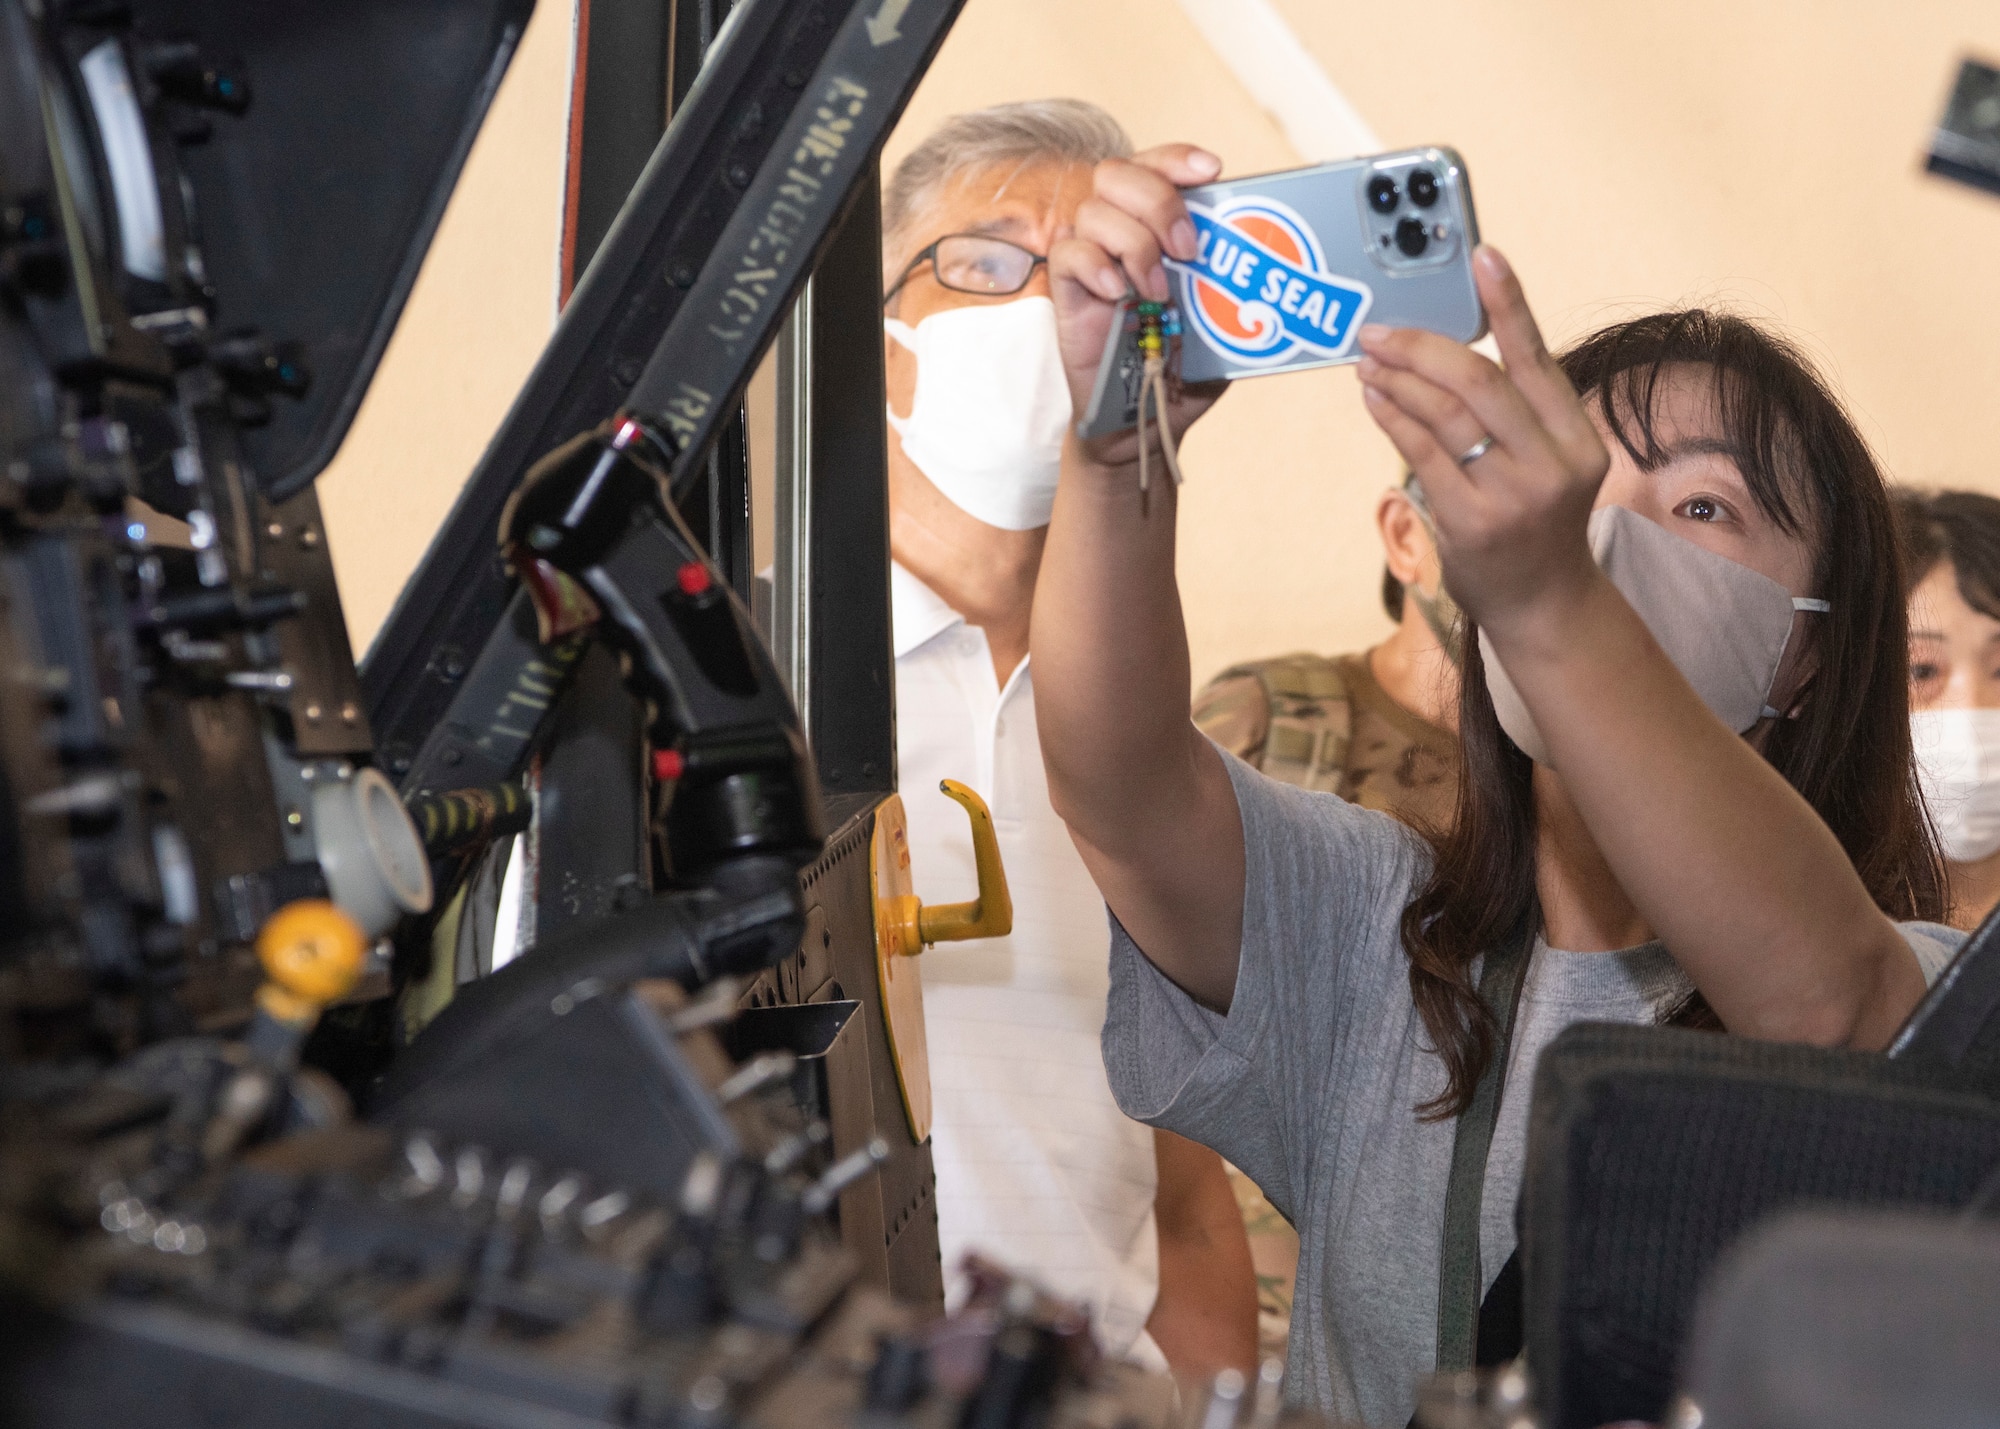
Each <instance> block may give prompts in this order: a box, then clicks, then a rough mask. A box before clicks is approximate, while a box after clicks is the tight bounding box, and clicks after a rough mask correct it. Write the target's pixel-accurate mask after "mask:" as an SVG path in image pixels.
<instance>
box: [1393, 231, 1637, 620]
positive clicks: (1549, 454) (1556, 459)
mask: <svg viewBox="0 0 2000 1429" xmlns="http://www.w3.org/2000/svg"><path fill="white" fill-rule="evenodd" d="M1472 268H1473V277H1474V281H1475V282H1476V283H1477V284H1478V286H1479V296H1480V299H1481V301H1482V302H1484V303H1485V305H1486V314H1487V320H1488V322H1489V323H1490V325H1491V327H1492V330H1493V336H1494V339H1495V341H1497V342H1498V344H1499V346H1500V356H1501V363H1499V364H1496V363H1494V362H1492V361H1491V360H1489V359H1488V358H1485V357H1483V356H1481V355H1480V354H1479V353H1476V352H1474V351H1473V350H1472V349H1471V348H1469V347H1467V346H1465V345H1464V344H1463V343H1458V342H1453V341H1452V340H1451V339H1450V338H1447V337H1441V336H1439V335H1438V334H1436V333H1431V332H1424V331H1421V330H1419V329H1415V328H1385V327H1380V326H1373V325H1371V326H1368V327H1364V328H1362V329H1361V348H1362V351H1363V353H1364V354H1365V355H1364V356H1363V357H1362V359H1361V363H1360V367H1359V375H1360V378H1361V384H1362V386H1361V392H1362V396H1363V397H1364V398H1365V399H1366V401H1367V404H1368V411H1369V414H1370V415H1371V416H1373V417H1374V418H1375V421H1376V422H1377V424H1378V425H1380V426H1381V428H1382V430H1383V431H1384V432H1385V433H1387V434H1388V437H1389V440H1390V441H1392V442H1394V443H1395V444H1396V450H1397V451H1399V452H1401V453H1402V455H1403V460H1404V461H1406V462H1408V463H1409V465H1410V469H1411V470H1412V471H1414V472H1415V473H1416V474H1417V476H1418V478H1419V479H1420V480H1421V481H1422V482H1423V484H1424V498H1425V500H1426V501H1427V502H1428V503H1429V505H1430V508H1431V512H1432V514H1433V515H1434V516H1435V517H1436V520H1437V530H1438V547H1439V553H1440V555H1441V556H1442V558H1443V561H1444V568H1445V572H1446V579H1447V580H1448V581H1449V583H1450V585H1451V593H1452V595H1453V596H1454V597H1455V598H1456V599H1457V600H1458V602H1459V603H1460V604H1461V605H1463V606H1464V607H1465V608H1466V609H1467V610H1468V611H1470V612H1471V614H1472V617H1473V619H1474V620H1476V621H1478V622H1479V624H1480V625H1481V626H1483V627H1485V628H1487V629H1489V630H1491V631H1493V632H1494V634H1495V635H1496V637H1503V636H1504V635H1505V634H1507V633H1509V632H1510V630H1511V628H1512V627H1515V626H1516V625H1518V624H1519V622H1520V621H1521V620H1523V619H1532V618H1533V615H1534V613H1535V612H1537V611H1540V610H1548V609H1550V608H1551V607H1550V601H1551V600H1555V601H1561V600H1562V599H1564V598H1565V596H1567V595H1570V594H1573V593H1574V592H1576V591H1577V590H1578V589H1580V588H1582V586H1583V585H1585V584H1587V583H1588V582H1590V581H1592V580H1595V579H1598V578H1599V577H1598V572H1597V567H1596V564H1595V563H1594V562H1593V561H1592V560H1591V556H1590V549H1589V545H1588V542H1587V540H1586V537H1585V527H1586V525H1587V524H1588V522H1589V520H1590V510H1591V505H1592V503H1593V502H1594V501H1595V500H1596V497H1597V488H1598V486H1599V484H1600V483H1601V482H1602V481H1603V480H1604V472H1605V468H1606V466H1607V464H1608V458H1607V456H1606V453H1605V450H1604V443H1603V440H1602V439H1601V438H1600V437H1599V436H1598V433H1597V428H1596V427H1595V426H1593V425H1592V423H1591V420H1590V416H1589V414H1588V413H1587V412H1585V410H1584V407H1583V403H1582V402H1581V401H1580V400H1578V398H1577V395H1576V390H1575V389H1574V388H1573V387H1571V386H1570V384H1569V379H1568V378H1567V377H1565V376H1564V375H1563V371H1562V369H1561V368H1560V367H1558V366H1557V365H1556V361H1555V359H1554V357H1552V356H1551V355H1550V354H1549V350H1548V346H1547V344H1545V343H1544V342H1543V341H1542V334H1541V330H1540V329H1539V328H1538V327H1537V326H1536V325H1535V317H1534V314H1533V313H1531V312H1530V311H1529V310H1528V300H1527V298H1526V296H1525V295H1524V294H1523V293H1522V291H1521V284H1520V281H1519V280H1518V279H1517V278H1516V277H1515V276H1514V272H1513V269H1511V268H1510V267H1509V266H1508V265H1507V261H1506V259H1504V258H1502V257H1501V256H1500V253H1499V251H1498V250H1497V249H1494V248H1491V247H1486V246H1481V247H1480V249H1479V250H1478V251H1477V252H1476V253H1475V254H1474V255H1473V260H1472ZM1486 438H1491V439H1492V445H1491V446H1489V447H1488V448H1487V449H1486V451H1485V453H1484V454H1483V455H1481V456H1479V457H1477V458H1475V459H1474V460H1472V461H1469V462H1466V463H1464V464H1463V465H1461V464H1460V461H1459V458H1460V457H1461V456H1463V455H1464V454H1465V453H1467V452H1469V451H1472V450H1473V449H1474V448H1475V447H1476V446H1477V445H1478V444H1479V443H1480V442H1481V441H1482V440H1484V439H1486Z"/></svg>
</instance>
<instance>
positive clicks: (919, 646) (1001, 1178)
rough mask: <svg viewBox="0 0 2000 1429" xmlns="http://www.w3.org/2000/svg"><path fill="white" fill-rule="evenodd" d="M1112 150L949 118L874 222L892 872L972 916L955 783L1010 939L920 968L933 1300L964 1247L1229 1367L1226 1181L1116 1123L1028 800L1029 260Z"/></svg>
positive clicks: (1018, 107)
mask: <svg viewBox="0 0 2000 1429" xmlns="http://www.w3.org/2000/svg"><path fill="white" fill-rule="evenodd" d="M1130 150H1131V146H1130V143H1129V142H1128V141H1127V139H1126V137H1125V135H1124V133H1123V131H1122V130H1121V129H1120V128H1119V126H1118V124H1117V122H1116V121H1114V120H1113V119H1112V118H1111V117H1110V116H1109V115H1106V114H1104V113H1103V112H1101V111H1100V110H1097V109H1095V108H1093V107H1092V106H1090V105H1087V104H1083V103H1080V102H1076V101H1071V100H1049V101H1043V102H1038V103H1028V104H1010V105H1003V106H1000V107H998V108H994V109H987V110H982V111H980V112H978V113H974V114H964V115H960V116H958V117H956V118H954V119H952V120H950V121H949V122H947V123H946V124H945V125H944V126H943V127H942V128H940V129H939V130H938V131H937V132H936V133H934V134H932V135H931V136H930V137H929V138H928V139H926V140H925V141H924V142H923V143H922V144H921V145H920V146H919V147H918V148H916V149H915V150H914V151H912V152H911V153H910V155H909V156H908V157H907V158H906V159H904V160H903V162H902V163H901V164H900V165H899V166H898V167H897V169H896V171H895V173H894V175H893V176H892V177H891V179H890V181H889V185H888V188H887V192H886V195H885V198H884V204H883V209H884V212H883V229H884V236H883V241H884V247H885V252H884V255H883V256H884V261H885V270H884V273H885V282H884V287H885V290H886V298H885V304H884V329H885V341H886V344H887V347H886V351H887V357H888V395H889V413H888V420H889V425H890V428H891V433H892V434H891V440H890V443H889V503H890V504H889V510H890V515H889V533H890V548H891V552H892V554H893V555H894V558H895V566H894V568H893V570H892V573H891V580H892V592H893V605H894V619H895V649H896V702H897V722H898V742H899V749H898V759H899V762H900V766H901V779H900V783H901V785H902V789H903V798H904V802H905V804H906V805H907V807H908V811H909V824H910V838H911V844H912V860H913V865H914V870H915V872H916V875H917V877H918V879H919V881H920V886H921V887H922V888H923V889H924V893H925V896H926V897H927V898H931V899H937V900H946V899H951V898H962V897H969V896H970V895H971V890H972V888H973V887H974V883H975V879H974V874H973V862H972V846H971V838H970V834H969V831H968V829H967V825H966V820H965V816H964V814H963V813H962V812H960V811H959V809H958V808H957V807H956V806H955V805H953V804H951V803H950V802H948V801H947V800H945V799H944V798H943V796H942V795H940V794H939V793H937V785H938V781H939V779H940V778H945V777H950V778H956V779H960V780H963V781H965V782H966V783H968V784H970V785H972V786H973V787H974V788H976V789H978V790H979V792H980V793H981V794H983V795H984V796H985V797H986V799H987V801H988V803H989V804H990V805H991V807H992V811H993V817H994V824H995V827H996V829H997V831H998V833H999V838H1000V844H1001V849H1002V853H1003V856H1004V858H1005V861H1006V865H1007V873H1008V878H1009V881H1010V883H1011V885H1012V890H1013V896H1014V931H1013V933H1012V935H1011V936H1009V937H1006V938H1000V939H994V940H991V941H988V942H976V943H962V944H950V945H945V946H941V947H937V948H934V949H932V950H931V951H929V952H927V953H926V954H925V955H924V963H923V978H924V1014H925V1017H926V1019H927V1021H928V1024H929V1042H930V1060H931V1083H932V1093H933V1099H934V1123H933V1128H932V1133H931V1150H932V1155H933V1157H934V1159H935V1161H936V1164H937V1179H938V1221H939V1231H940V1236H941V1240H942V1244H943V1249H944V1258H945V1272H946V1283H947V1286H948V1290H947V1294H948V1296H949V1297H951V1298H952V1299H953V1300H954V1302H955V1300H956V1297H957V1296H958V1295H959V1294H961V1293H962V1286H958V1285H955V1284H954V1283H953V1282H954V1281H956V1280H957V1278H958V1277H957V1270H958V1265H959V1262H960V1260H961V1258H962V1257H963V1255H964V1253H965V1252H966V1251H967V1250H973V1249H977V1250H981V1251H983V1252H985V1253H987V1254H990V1255H993V1256H996V1257H997V1258H999V1259H1001V1260H1003V1261H1005V1262H1007V1263H1009V1264H1011V1265H1013V1266H1015V1267H1017V1268H1020V1269H1022V1270H1026V1271H1029V1272H1032V1273H1033V1274H1035V1275H1036V1276H1037V1277H1039V1278H1040V1279H1041V1280H1042V1281H1043V1282H1044V1283H1045V1284H1046V1285H1048V1286H1049V1288H1051V1289H1052V1290H1054V1291H1056V1292H1058V1293H1060V1294H1063V1295H1066V1296H1069V1297H1071V1298H1074V1299H1077V1300H1079V1301H1082V1302H1084V1303H1086V1304H1087V1305H1089V1307H1090V1308H1091V1310H1092V1312H1093V1315H1094V1318H1095V1321H1096V1324H1097V1326H1098V1329H1099V1332H1100V1333H1101V1335H1102V1336H1103V1338H1104V1340H1105V1342H1106V1344H1107V1345H1108V1346H1109V1347H1110V1348H1111V1349H1112V1350H1113V1351H1114V1352H1117V1353H1122V1354H1127V1355H1130V1356H1132V1357H1134V1358H1136V1359H1139V1360H1141V1361H1142V1362H1150V1363H1152V1364H1154V1365H1155V1366H1158V1365H1160V1364H1161V1362H1162V1361H1161V1355H1162V1352H1164V1357H1165V1361H1166V1362H1167V1363H1169V1364H1171V1366H1172V1368H1173V1369H1174V1370H1175V1371H1176V1373H1177V1374H1179V1375H1181V1376H1183V1377H1185V1378H1193V1377H1197V1376H1204V1375H1208V1374H1212V1373H1213V1372H1215V1371H1216V1370H1219V1369H1222V1368H1224V1367H1231V1366H1233V1367H1237V1368H1245V1369H1247V1368H1249V1367H1250V1366H1251V1364H1252V1362H1253V1360H1254V1357H1255V1353H1256V1313H1257V1303H1256V1289H1255V1280H1254V1277H1253V1272H1252V1270H1251V1265H1250V1255H1249V1248H1248V1245H1247V1243H1246V1241H1245V1239H1244V1234H1243V1227H1242V1222H1241V1219H1240V1217H1239V1216H1238V1213H1237V1210H1236V1205H1235V1200H1234V1197H1233V1196H1232V1194H1231V1192H1230V1189H1229V1185H1228V1181H1227V1178H1226V1176H1225V1173H1224V1170H1223V1167H1222V1163H1221V1161H1220V1160H1219V1159H1218V1158H1217V1157H1216V1156H1215V1154H1214V1153H1212V1152H1210V1151H1208V1150H1206V1149H1204V1148H1202V1147H1198V1146H1196V1145H1194V1144H1193V1143H1192V1142H1187V1141H1183V1140H1181V1139H1180V1138H1178V1137H1175V1136H1172V1135H1169V1134H1166V1133H1155V1132H1153V1131H1151V1130H1149V1129H1148V1128H1146V1127H1144V1126H1141V1125H1140V1124H1139V1123H1137V1122H1134V1121H1131V1120H1129V1119H1127V1118H1126V1117H1125V1116H1124V1114H1123V1113H1121V1112H1120V1111H1119V1110H1118V1108H1117V1106H1116V1104H1115V1103H1114V1102H1113V1100H1112V1097H1111V1089H1110V1086H1109V1085H1108V1083H1107V1081H1106V1078H1105V1072H1104V1066H1103V1062H1102V1059H1101V1056H1100V1053H1099V1049H1098V1038H1099V1034H1100V1032H1101V1030H1102V1027H1103V1023H1104V1011H1105V997H1106V992H1107V986H1108V984H1107V978H1108V971H1107V953H1106V950H1107V946H1108V932H1107V923H1106V916H1105V911H1104V903H1103V900H1102V898H1101V897H1100V896H1099V895H1098V892H1097V889H1096V887H1095V886H1094V885H1093V884H1092V882H1091V880H1090V875H1089V874H1088V873H1087V872H1086V871H1085V870H1084V866H1083V863H1082V861H1081V860H1080V859H1079V858H1078V857H1077V854H1076V850H1075V848H1074V847H1073V846H1072V845H1071V843H1070V840H1069V835H1068V833H1067V832H1066V830H1065V829H1064V827H1063V824H1062V822H1061V820H1059V819H1058V818H1057V817H1056V815H1055V812H1054V810H1053V809H1052V808H1051V807H1050V805H1049V796H1048V789H1047V786H1046V784H1045V782H1044V779H1043V774H1042V757H1041V749H1040V744H1039V742H1038V739H1037V736H1036V729H1035V705H1034V687H1033V683H1032V680H1031V678H1030V675H1029V671H1028V658H1027V657H1028V615H1029V610H1030V608H1031V606H1032V605H1033V602H1034V595H1035V578H1036V573H1037V571H1038V569H1039V567H1040V564H1041V555H1042V541H1043V537H1044V534H1045V530H1046V527H1047V525H1048V520H1049V511H1050V507H1051V504H1052V502H1053V500H1054V495H1055V486H1056V471H1057V466H1058V462H1059V457H1060V454H1061V450H1062V443H1063V438H1064V435H1065V433H1066V432H1067V430H1068V428H1069V425H1070V418H1071V413H1070V401H1069V395H1068V388H1067V386H1066V385H1065V382H1064V379H1063V372H1062V366H1061V361H1060V358H1059V356H1058V353H1057V350H1056V326H1055V312H1054V309H1053V307H1052V306H1051V304H1050V302H1049V298H1048V279H1047V268H1046V267H1045V256H1046V254H1047V253H1048V249H1049V244H1050V243H1051V242H1052V241H1053V240H1054V239H1055V238H1056V237H1057V236H1058V235H1059V234H1061V233H1062V232H1063V231H1064V230H1065V229H1066V228H1067V227H1068V226H1069V224H1070V222H1071V220H1072V218H1073V217H1074V215H1075V212H1076V208H1077V205H1078V204H1079V203H1080V202H1082V200H1083V199H1084V198H1085V197H1086V196H1087V195H1088V193H1089V192H1090V173H1091V168H1092V166H1093V165H1095V164H1096V163H1098V162H1099V161H1101V160H1103V159H1106V158H1110V157H1114V156H1119V155H1124V154H1127V153H1129V152H1130Z"/></svg>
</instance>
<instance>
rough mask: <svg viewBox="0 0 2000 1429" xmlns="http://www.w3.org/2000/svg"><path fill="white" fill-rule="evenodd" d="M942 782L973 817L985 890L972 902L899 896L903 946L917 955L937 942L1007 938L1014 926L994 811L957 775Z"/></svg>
mask: <svg viewBox="0 0 2000 1429" xmlns="http://www.w3.org/2000/svg"><path fill="white" fill-rule="evenodd" d="M938 788H939V790H940V791H942V792H943V794H944V796H945V797H946V798H947V799H950V800H951V801H952V802H953V803H955V804H957V805H959V807H961V808H962V809H964V810H965V814H966V817H967V818H969V819H971V820H972V863H973V867H974V868H976V869H977V870H978V871H979V896H978V897H977V898H975V899H973V900H972V901H971V902H970V903H940V904H938V905H937V906H936V907H932V908H926V907H925V906H924V904H923V901H922V900H921V899H919V898H917V897H916V896H915V895H913V894H906V895H904V896H903V897H901V898H897V899H894V900H893V902H894V904H895V907H894V909H893V910H892V917H893V919H894V921H895V923H896V924H897V925H898V926H897V930H896V931H897V944H898V947H897V951H898V952H900V953H902V954H903V956H905V957H915V956H916V955H917V954H918V953H921V952H922V951H923V950H924V949H925V948H926V947H927V946H929V945H930V944H932V943H962V942H965V941H967V940H969V939H972V938H1004V937H1006V936H1007V934H1009V933H1011V932H1013V931H1014V900H1013V897H1012V896H1011V895H1010V894H1009V893H1008V892H1007V870H1006V868H1005V867H1003V866H1002V865H1001V862H1000V840H999V838H998V836H997V835H995V833H994V832H993V813H992V811H991V810H989V809H988V808H987V807H986V801H985V800H984V799H982V798H980V797H979V796H978V795H977V794H975V793H973V792H972V790H970V789H968V788H967V787H966V786H965V785H963V784H961V783H959V782H958V781H957V780H956V779H946V780H944V781H943V782H942V783H940V784H939V785H938Z"/></svg>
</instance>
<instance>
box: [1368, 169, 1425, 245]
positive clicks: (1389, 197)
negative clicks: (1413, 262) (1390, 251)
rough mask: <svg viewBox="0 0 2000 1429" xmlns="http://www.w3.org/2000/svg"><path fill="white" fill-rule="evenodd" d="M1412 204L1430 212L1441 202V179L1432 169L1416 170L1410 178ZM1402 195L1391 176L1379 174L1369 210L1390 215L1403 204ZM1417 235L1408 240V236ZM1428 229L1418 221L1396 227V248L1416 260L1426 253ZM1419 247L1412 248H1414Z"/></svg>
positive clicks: (1372, 182) (1408, 220)
mask: <svg viewBox="0 0 2000 1429" xmlns="http://www.w3.org/2000/svg"><path fill="white" fill-rule="evenodd" d="M1408 182H1409V194H1410V202H1411V203H1412V204H1414V205H1415V206H1416V207H1418V208H1429V207H1430V206H1431V205H1432V204H1434V203H1436V202H1437V201H1438V194H1439V193H1440V192H1441V190H1440V189H1439V188H1438V179H1437V175H1436V174H1434V173H1432V172H1431V171H1430V170H1429V169H1412V170H1410V177H1409V180H1408ZM1402 200H1403V194H1402V191H1401V190H1399V189H1398V188H1397V187H1396V181H1395V180H1394V179H1392V178H1390V177H1389V175H1387V174H1377V175H1376V176H1375V177H1374V178H1372V179H1370V180H1369V181H1368V206H1369V207H1370V208H1372V209H1374V210H1375V212H1377V213H1381V214H1390V213H1394V212H1395V211H1396V208H1397V206H1398V205H1399V204H1400V203H1401V202H1402ZM1406 234H1409V235H1414V236H1411V237H1406V236H1405V235H1406ZM1425 241H1426V240H1425V238H1424V226H1423V224H1422V223H1420V222H1418V221H1417V220H1416V219H1411V218H1406V219H1404V220H1403V221H1402V222H1401V223H1399V224H1397V225H1396V246H1397V247H1398V248H1400V249H1402V250H1403V251H1404V252H1405V253H1407V254H1409V255H1410V256H1411V257H1412V258H1414V257H1416V255H1417V254H1419V253H1421V252H1423V251H1424V244H1425ZM1413 244H1414V245H1415V246H1414V247H1412V246H1411V245H1413Z"/></svg>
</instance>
